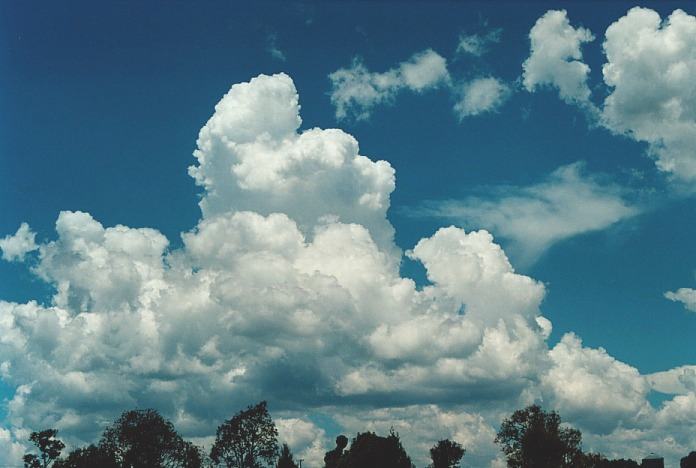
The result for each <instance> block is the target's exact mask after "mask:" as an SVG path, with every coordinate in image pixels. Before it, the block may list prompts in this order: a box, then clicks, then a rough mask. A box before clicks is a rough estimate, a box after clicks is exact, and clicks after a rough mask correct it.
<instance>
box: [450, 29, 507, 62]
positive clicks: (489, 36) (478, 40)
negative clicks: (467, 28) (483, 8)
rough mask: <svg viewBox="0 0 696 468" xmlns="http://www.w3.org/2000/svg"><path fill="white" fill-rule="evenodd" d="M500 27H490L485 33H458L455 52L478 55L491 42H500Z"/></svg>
mask: <svg viewBox="0 0 696 468" xmlns="http://www.w3.org/2000/svg"><path fill="white" fill-rule="evenodd" d="M502 32H503V30H502V29H501V28H496V29H491V30H490V31H488V32H487V33H486V34H460V35H459V43H458V44H457V50H456V53H457V54H462V55H463V54H469V55H473V56H475V57H480V56H482V55H484V54H485V53H486V52H488V48H489V46H490V45H491V44H494V43H497V42H500V36H501V35H502Z"/></svg>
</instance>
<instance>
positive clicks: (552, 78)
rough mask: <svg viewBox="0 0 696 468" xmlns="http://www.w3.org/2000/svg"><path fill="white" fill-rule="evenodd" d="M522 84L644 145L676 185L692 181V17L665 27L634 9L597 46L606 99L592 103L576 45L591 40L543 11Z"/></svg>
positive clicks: (558, 15)
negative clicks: (549, 90)
mask: <svg viewBox="0 0 696 468" xmlns="http://www.w3.org/2000/svg"><path fill="white" fill-rule="evenodd" d="M529 35H530V39H531V53H530V56H529V58H528V59H527V60H526V61H525V62H524V64H523V74H522V78H523V84H524V86H525V88H526V89H527V90H528V91H530V92H532V91H535V90H536V89H537V88H539V87H541V86H546V85H548V86H552V87H555V88H557V89H558V91H559V96H560V97H561V99H563V100H564V101H566V102H568V103H571V104H576V105H579V106H581V107H583V108H584V109H585V110H588V111H589V113H590V116H591V119H592V121H593V124H594V123H596V124H599V125H601V126H603V127H605V128H607V129H609V130H610V131H612V132H613V133H615V134H618V135H624V136H626V137H628V138H631V139H633V140H635V141H638V142H644V143H646V144H647V145H648V154H649V155H650V156H651V157H652V158H654V159H655V164H656V166H657V168H658V169H659V170H660V171H662V172H665V173H667V174H669V175H671V176H672V177H673V178H674V179H676V180H678V181H682V182H693V180H695V179H696V151H694V148H695V147H696V83H695V82H694V80H693V79H691V77H692V76H693V75H694V73H696V59H695V58H696V39H695V38H696V17H694V16H692V15H689V14H687V13H685V12H684V11H682V10H675V11H674V12H672V14H671V15H669V17H667V18H666V19H664V20H663V19H662V18H660V15H659V14H658V13H657V12H656V11H654V10H651V9H648V8H640V7H635V8H632V9H631V10H629V11H628V13H626V15H625V16H623V17H621V18H619V19H618V20H617V21H615V22H614V23H612V24H611V25H610V26H609V27H608V28H607V30H606V32H605V38H604V42H603V44H602V47H603V51H604V54H605V56H606V62H605V63H604V65H603V66H602V77H603V80H604V84H605V85H606V87H607V91H608V93H607V94H608V95H607V96H606V98H605V99H604V101H603V103H602V105H601V106H596V105H595V104H594V103H592V102H591V100H590V95H591V92H590V88H589V87H588V84H587V80H588V76H589V73H590V68H589V66H588V65H587V64H586V63H584V62H583V61H582V50H581V47H582V44H583V43H585V42H589V41H592V40H593V39H594V36H593V35H592V33H591V32H590V31H589V30H587V29H585V28H582V27H578V28H574V27H573V26H571V25H570V22H569V20H568V17H567V14H566V12H565V10H560V11H557V10H549V11H548V12H546V13H545V14H544V15H543V16H542V17H541V18H539V19H538V20H537V22H536V24H535V25H534V27H533V28H532V29H531V31H530V33H529Z"/></svg>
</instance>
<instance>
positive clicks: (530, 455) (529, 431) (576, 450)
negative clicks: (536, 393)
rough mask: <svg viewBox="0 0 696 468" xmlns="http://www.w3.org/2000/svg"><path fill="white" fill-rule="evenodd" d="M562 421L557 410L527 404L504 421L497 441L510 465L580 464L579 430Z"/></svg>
mask: <svg viewBox="0 0 696 468" xmlns="http://www.w3.org/2000/svg"><path fill="white" fill-rule="evenodd" d="M560 425H561V417H560V416H559V415H558V413H556V412H555V411H551V412H549V413H547V412H545V411H543V410H542V409H541V407H539V406H538V405H532V406H528V407H527V408H525V409H523V410H517V411H515V412H514V413H513V414H512V416H510V417H509V418H506V419H505V420H504V421H503V423H502V425H501V426H500V431H498V434H497V436H496V438H495V442H496V443H498V444H500V445H501V449H502V451H503V453H504V454H505V455H506V456H507V465H508V466H509V467H510V468H565V467H574V466H581V463H582V461H581V459H582V457H583V454H582V451H581V449H580V445H581V441H582V435H581V434H580V431H578V430H576V429H571V428H564V427H561V426H560Z"/></svg>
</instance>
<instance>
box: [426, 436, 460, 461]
mask: <svg viewBox="0 0 696 468" xmlns="http://www.w3.org/2000/svg"><path fill="white" fill-rule="evenodd" d="M464 453H466V450H464V447H462V446H461V445H460V444H458V443H457V442H454V441H451V440H449V439H445V440H440V441H439V442H438V443H437V444H435V445H434V446H433V448H431V449H430V458H431V459H432V460H433V465H432V467H433V468H456V467H458V466H459V461H460V460H461V459H462V457H463V456H464Z"/></svg>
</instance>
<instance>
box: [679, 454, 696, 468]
mask: <svg viewBox="0 0 696 468" xmlns="http://www.w3.org/2000/svg"><path fill="white" fill-rule="evenodd" d="M679 467H680V468H696V452H691V453H690V454H688V455H687V456H685V457H684V458H682V459H681V461H680V462H679Z"/></svg>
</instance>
